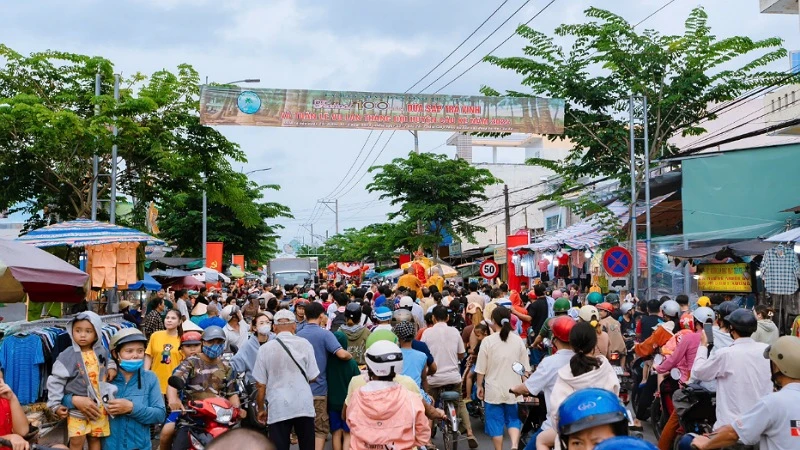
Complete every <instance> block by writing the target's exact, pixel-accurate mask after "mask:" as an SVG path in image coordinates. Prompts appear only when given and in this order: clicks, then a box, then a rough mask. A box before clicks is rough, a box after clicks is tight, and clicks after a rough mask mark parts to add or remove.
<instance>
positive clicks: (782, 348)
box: [764, 336, 800, 379]
mask: <svg viewBox="0 0 800 450" xmlns="http://www.w3.org/2000/svg"><path fill="white" fill-rule="evenodd" d="M764 358H767V359H769V360H770V361H772V362H773V363H774V364H775V367H777V368H778V370H779V371H780V372H781V373H782V374H784V375H786V376H787V377H789V378H795V379H798V378H800V337H797V336H781V337H779V338H778V340H777V341H775V343H774V344H772V345H770V346H769V347H767V348H766V350H764Z"/></svg>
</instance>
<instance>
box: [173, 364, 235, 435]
mask: <svg viewBox="0 0 800 450" xmlns="http://www.w3.org/2000/svg"><path fill="white" fill-rule="evenodd" d="M167 382H168V383H169V385H170V386H172V387H173V388H175V389H177V390H178V391H183V390H184V388H185V387H186V386H185V383H184V382H183V380H182V379H181V378H179V377H174V376H173V377H169V379H168V380H167ZM187 406H188V409H184V410H182V411H180V412H181V413H182V414H181V416H180V418H179V419H178V423H177V424H176V425H175V427H176V429H177V430H179V432H180V431H181V430H187V431H188V433H189V446H188V449H190V450H203V449H205V448H206V447H207V446H208V445H209V444H210V443H211V441H212V440H214V439H215V438H217V437H219V436H220V435H222V434H223V433H225V432H226V431H229V430H230V429H232V428H233V427H235V426H236V425H237V424H238V423H239V420H240V417H239V408H236V407H234V406H233V404H231V402H229V401H228V400H227V399H224V398H217V397H214V398H207V399H205V400H192V401H189V402H188V404H187ZM172 449H173V450H187V449H186V448H181V447H180V444H179V439H177V438H176V439H175V442H174V443H173V446H172Z"/></svg>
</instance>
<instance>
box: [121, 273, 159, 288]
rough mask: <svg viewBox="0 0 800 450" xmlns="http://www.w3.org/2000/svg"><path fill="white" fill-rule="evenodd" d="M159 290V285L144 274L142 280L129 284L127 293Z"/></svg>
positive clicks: (148, 275) (147, 274)
mask: <svg viewBox="0 0 800 450" xmlns="http://www.w3.org/2000/svg"><path fill="white" fill-rule="evenodd" d="M159 289H161V283H159V282H158V281H156V280H155V278H153V277H152V276H150V274H149V273H146V274H144V280H141V281H137V282H136V283H133V284H129V285H128V290H129V291H157V290H159Z"/></svg>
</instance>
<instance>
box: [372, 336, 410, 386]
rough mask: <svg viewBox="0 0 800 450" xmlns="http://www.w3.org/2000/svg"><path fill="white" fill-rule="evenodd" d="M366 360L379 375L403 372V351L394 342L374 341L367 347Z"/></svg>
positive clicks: (373, 371) (374, 372)
mask: <svg viewBox="0 0 800 450" xmlns="http://www.w3.org/2000/svg"><path fill="white" fill-rule="evenodd" d="M364 360H365V361H366V363H367V367H368V368H369V370H370V371H371V372H372V373H373V374H375V375H377V376H379V377H385V376H388V375H394V374H397V375H399V374H400V373H402V372H403V352H402V350H400V347H398V346H397V344H395V343H394V342H389V341H377V342H375V343H373V344H372V345H371V346H370V347H369V348H368V349H367V352H366V354H365V358H364Z"/></svg>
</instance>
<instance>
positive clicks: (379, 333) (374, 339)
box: [364, 330, 398, 348]
mask: <svg viewBox="0 0 800 450" xmlns="http://www.w3.org/2000/svg"><path fill="white" fill-rule="evenodd" d="M381 341H388V342H392V343H394V344H397V342H398V339H397V335H396V334H394V333H393V332H391V331H389V330H375V331H373V332H372V333H370V334H369V336H368V337H367V342H366V343H365V344H364V348H370V347H372V346H373V345H375V344H376V343H378V342H381Z"/></svg>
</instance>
